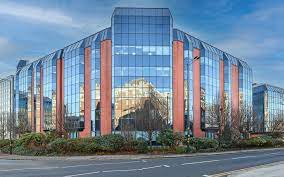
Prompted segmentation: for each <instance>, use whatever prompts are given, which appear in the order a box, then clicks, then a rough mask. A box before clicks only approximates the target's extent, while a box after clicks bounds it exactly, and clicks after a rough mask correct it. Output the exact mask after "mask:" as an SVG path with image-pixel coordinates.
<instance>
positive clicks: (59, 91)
mask: <svg viewBox="0 0 284 177" xmlns="http://www.w3.org/2000/svg"><path fill="white" fill-rule="evenodd" d="M63 90H64V88H63V59H57V63H56V130H57V131H59V132H63V130H64V127H63V126H64V124H63V123H64V122H63V111H62V104H63Z"/></svg>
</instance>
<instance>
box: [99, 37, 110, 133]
mask: <svg viewBox="0 0 284 177" xmlns="http://www.w3.org/2000/svg"><path fill="white" fill-rule="evenodd" d="M111 131H112V130H111V40H104V41H102V42H101V135H106V134H111Z"/></svg>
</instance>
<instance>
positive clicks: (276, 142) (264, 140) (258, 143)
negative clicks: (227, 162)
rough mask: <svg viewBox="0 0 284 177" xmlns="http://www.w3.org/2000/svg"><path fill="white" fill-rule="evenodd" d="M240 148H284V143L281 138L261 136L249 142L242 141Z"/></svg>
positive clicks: (239, 143)
mask: <svg viewBox="0 0 284 177" xmlns="http://www.w3.org/2000/svg"><path fill="white" fill-rule="evenodd" d="M238 146H239V147H241V148H246V147H281V146H284V141H283V140H282V139H280V138H273V137H271V136H261V137H255V138H250V139H247V140H241V141H240V142H238Z"/></svg>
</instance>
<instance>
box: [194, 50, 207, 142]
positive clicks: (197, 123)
mask: <svg viewBox="0 0 284 177" xmlns="http://www.w3.org/2000/svg"><path fill="white" fill-rule="evenodd" d="M196 57H200V50H199V49H196V48H194V49H193V58H196ZM200 106H201V105H200V60H199V59H197V60H194V61H193V136H194V137H205V133H204V132H203V131H202V130H201V108H200Z"/></svg>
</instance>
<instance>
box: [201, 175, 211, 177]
mask: <svg viewBox="0 0 284 177" xmlns="http://www.w3.org/2000/svg"><path fill="white" fill-rule="evenodd" d="M202 176H203V177H211V176H209V175H202Z"/></svg>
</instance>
